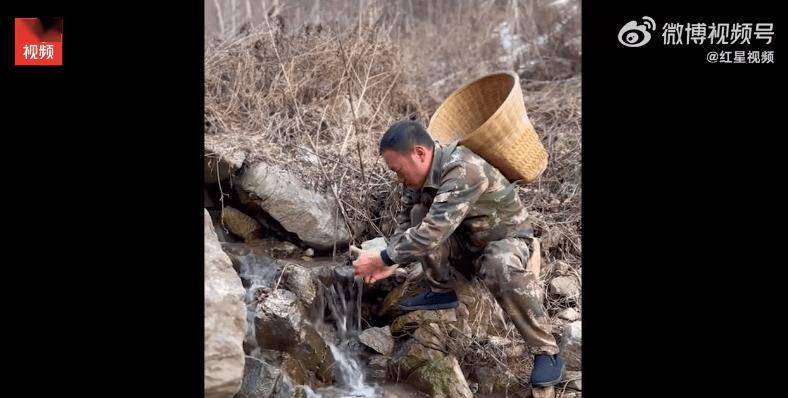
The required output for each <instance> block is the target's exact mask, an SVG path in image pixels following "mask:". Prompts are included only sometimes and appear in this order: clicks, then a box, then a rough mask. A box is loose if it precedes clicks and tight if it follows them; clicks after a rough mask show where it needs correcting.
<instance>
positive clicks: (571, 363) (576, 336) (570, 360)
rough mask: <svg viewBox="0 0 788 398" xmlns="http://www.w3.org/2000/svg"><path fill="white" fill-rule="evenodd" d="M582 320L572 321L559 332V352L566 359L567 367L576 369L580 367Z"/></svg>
mask: <svg viewBox="0 0 788 398" xmlns="http://www.w3.org/2000/svg"><path fill="white" fill-rule="evenodd" d="M582 328H583V324H582V321H574V322H572V323H570V324H568V325H566V326H565V327H564V330H563V333H561V344H560V345H561V347H560V348H561V354H562V356H563V357H564V360H565V361H566V367H567V368H568V369H572V370H576V369H580V367H581V357H582V345H583V333H582V332H583V330H582Z"/></svg>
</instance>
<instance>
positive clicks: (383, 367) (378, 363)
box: [366, 354, 389, 381]
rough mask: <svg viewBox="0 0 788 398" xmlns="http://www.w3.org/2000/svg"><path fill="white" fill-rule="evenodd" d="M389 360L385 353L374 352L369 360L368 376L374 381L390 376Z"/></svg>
mask: <svg viewBox="0 0 788 398" xmlns="http://www.w3.org/2000/svg"><path fill="white" fill-rule="evenodd" d="M388 360H389V358H388V357H387V356H385V355H378V354H373V355H370V356H369V360H368V361H367V368H366V369H367V374H366V376H367V377H368V378H369V379H370V380H373V381H384V380H386V379H387V378H388Z"/></svg>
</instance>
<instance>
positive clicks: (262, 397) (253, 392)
mask: <svg viewBox="0 0 788 398" xmlns="http://www.w3.org/2000/svg"><path fill="white" fill-rule="evenodd" d="M280 373H281V372H280V370H279V369H278V368H277V367H275V366H272V365H270V364H268V363H266V362H264V361H261V360H259V359H256V358H252V357H250V356H247V357H246V365H245V366H244V375H243V383H242V384H241V389H240V391H238V393H237V394H236V395H235V398H268V397H270V396H272V395H273V392H274V389H275V387H276V384H277V381H278V379H279V376H280Z"/></svg>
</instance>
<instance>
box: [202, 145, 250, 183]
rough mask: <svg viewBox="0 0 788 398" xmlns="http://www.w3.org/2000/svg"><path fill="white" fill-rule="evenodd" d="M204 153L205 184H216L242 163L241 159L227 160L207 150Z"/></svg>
mask: <svg viewBox="0 0 788 398" xmlns="http://www.w3.org/2000/svg"><path fill="white" fill-rule="evenodd" d="M205 155H206V156H205V157H204V158H203V171H204V174H203V175H204V177H205V180H204V182H205V183H206V184H218V183H219V182H220V181H224V180H226V179H227V178H229V177H230V176H231V175H232V174H233V173H234V172H235V171H236V169H237V168H238V167H240V165H241V163H243V159H241V162H237V161H235V159H230V161H229V162H228V161H227V160H225V159H224V158H223V157H221V156H219V155H217V154H215V153H211V152H209V151H206V154H205Z"/></svg>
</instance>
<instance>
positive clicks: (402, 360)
mask: <svg viewBox="0 0 788 398" xmlns="http://www.w3.org/2000/svg"><path fill="white" fill-rule="evenodd" d="M443 355H444V354H443V352H441V351H438V350H434V349H432V348H429V347H426V346H424V345H423V344H421V343H420V342H419V341H417V340H415V339H409V340H406V341H405V342H404V343H402V344H400V345H399V346H398V347H397V348H396V350H395V352H394V355H393V356H392V357H391V359H390V360H389V367H390V369H392V372H393V373H394V376H396V380H401V379H404V378H407V377H408V375H410V373H411V372H412V371H414V370H415V369H417V368H418V367H420V366H422V365H424V363H426V362H427V361H428V360H430V359H434V358H438V357H442V356H443Z"/></svg>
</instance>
